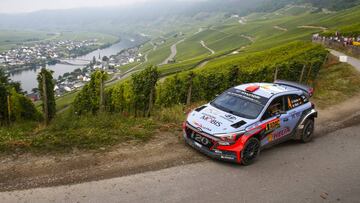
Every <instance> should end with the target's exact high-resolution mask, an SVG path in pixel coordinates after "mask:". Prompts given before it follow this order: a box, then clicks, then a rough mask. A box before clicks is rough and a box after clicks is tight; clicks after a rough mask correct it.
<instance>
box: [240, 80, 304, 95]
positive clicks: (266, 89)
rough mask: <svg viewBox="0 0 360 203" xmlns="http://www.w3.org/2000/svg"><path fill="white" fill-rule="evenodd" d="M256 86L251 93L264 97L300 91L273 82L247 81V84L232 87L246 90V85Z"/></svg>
mask: <svg viewBox="0 0 360 203" xmlns="http://www.w3.org/2000/svg"><path fill="white" fill-rule="evenodd" d="M256 86H258V87H259V88H258V89H256V90H255V91H253V92H252V94H255V95H258V96H262V97H266V98H271V97H272V96H274V95H277V94H281V93H287V92H288V93H290V92H299V91H301V90H300V89H297V88H294V87H290V86H286V85H280V84H274V83H248V84H243V85H239V86H236V87H234V88H235V89H238V90H242V91H246V89H247V88H248V87H256Z"/></svg>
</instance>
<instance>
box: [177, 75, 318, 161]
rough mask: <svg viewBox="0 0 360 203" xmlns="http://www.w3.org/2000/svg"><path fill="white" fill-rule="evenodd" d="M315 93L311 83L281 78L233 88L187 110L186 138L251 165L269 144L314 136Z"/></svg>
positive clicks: (202, 149) (211, 151) (203, 148)
mask: <svg viewBox="0 0 360 203" xmlns="http://www.w3.org/2000/svg"><path fill="white" fill-rule="evenodd" d="M312 94H313V89H312V88H310V87H308V86H306V85H302V84H298V83H294V82H288V81H280V80H278V81H275V82H274V83H251V84H243V85H240V86H237V87H233V88H230V89H229V90H227V91H225V92H224V93H223V94H221V95H220V96H218V97H217V98H216V99H214V100H213V101H212V102H210V103H208V104H205V105H203V106H201V107H198V108H196V109H194V110H193V111H191V112H190V113H189V114H188V116H187V119H186V121H185V122H184V123H183V135H184V138H185V141H186V143H188V144H189V145H190V146H192V147H194V148H195V149H197V150H199V151H200V152H202V153H204V154H206V155H208V156H210V157H213V158H216V159H221V160H227V161H231V162H236V163H242V164H243V165H249V164H251V163H253V162H254V161H255V160H256V159H257V158H258V156H259V153H260V151H261V150H262V149H264V148H267V147H270V146H274V145H276V144H279V143H281V142H284V141H286V140H289V139H296V140H301V141H302V142H309V141H310V140H311V139H312V138H313V135H314V126H315V118H316V117H317V114H318V113H317V111H316V110H315V106H314V104H312V103H311V102H310V101H309V98H310V97H311V96H312Z"/></svg>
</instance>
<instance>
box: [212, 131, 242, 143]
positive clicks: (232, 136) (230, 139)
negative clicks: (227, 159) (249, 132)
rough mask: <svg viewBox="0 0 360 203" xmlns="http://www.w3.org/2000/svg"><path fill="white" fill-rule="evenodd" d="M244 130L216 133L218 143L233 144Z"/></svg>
mask: <svg viewBox="0 0 360 203" xmlns="http://www.w3.org/2000/svg"><path fill="white" fill-rule="evenodd" d="M244 133H245V132H244V131H241V132H237V133H229V134H217V135H216V136H217V137H218V138H219V139H220V141H219V142H218V143H219V145H223V146H229V145H233V144H235V142H236V141H237V140H238V139H239V138H240V137H241V136H242V135H243V134H244Z"/></svg>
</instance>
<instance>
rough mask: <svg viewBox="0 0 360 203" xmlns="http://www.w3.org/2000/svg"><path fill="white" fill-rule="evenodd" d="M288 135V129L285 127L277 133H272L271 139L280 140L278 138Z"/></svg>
mask: <svg viewBox="0 0 360 203" xmlns="http://www.w3.org/2000/svg"><path fill="white" fill-rule="evenodd" d="M289 133H290V129H289V128H288V127H286V128H284V129H283V130H281V131H279V132H277V133H274V137H273V139H274V140H277V139H280V138H282V137H284V136H285V135H288V134H289Z"/></svg>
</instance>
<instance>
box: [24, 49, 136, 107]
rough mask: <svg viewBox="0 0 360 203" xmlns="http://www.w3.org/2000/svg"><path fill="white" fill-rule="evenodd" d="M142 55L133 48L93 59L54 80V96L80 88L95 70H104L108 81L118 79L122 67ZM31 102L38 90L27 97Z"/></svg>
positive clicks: (37, 94) (36, 97) (37, 95)
mask: <svg viewBox="0 0 360 203" xmlns="http://www.w3.org/2000/svg"><path fill="white" fill-rule="evenodd" d="M142 60H143V55H142V54H141V53H139V47H138V46H137V47H133V48H129V49H125V50H122V51H121V52H119V53H118V54H116V55H112V56H110V57H107V56H103V57H101V56H100V55H99V56H98V57H95V56H94V57H93V60H92V61H91V62H90V63H89V64H88V65H86V66H85V67H83V68H78V69H75V70H74V71H73V72H70V73H65V74H64V75H62V76H59V77H58V78H57V79H56V85H55V95H56V96H57V97H60V96H62V95H64V94H66V93H69V92H72V91H75V90H77V89H79V88H82V87H83V86H84V85H85V84H86V83H87V82H89V81H90V78H91V74H92V72H94V71H95V70H104V71H106V73H107V74H108V75H109V76H110V77H109V79H110V80H114V79H119V78H118V77H117V76H118V75H121V74H123V72H122V71H121V67H122V66H126V65H128V64H131V63H134V62H141V61H142ZM28 96H29V97H30V98H31V99H32V100H34V101H36V100H38V99H39V93H38V90H37V89H36V88H35V89H34V90H33V92H32V93H31V94H29V95H28Z"/></svg>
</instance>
